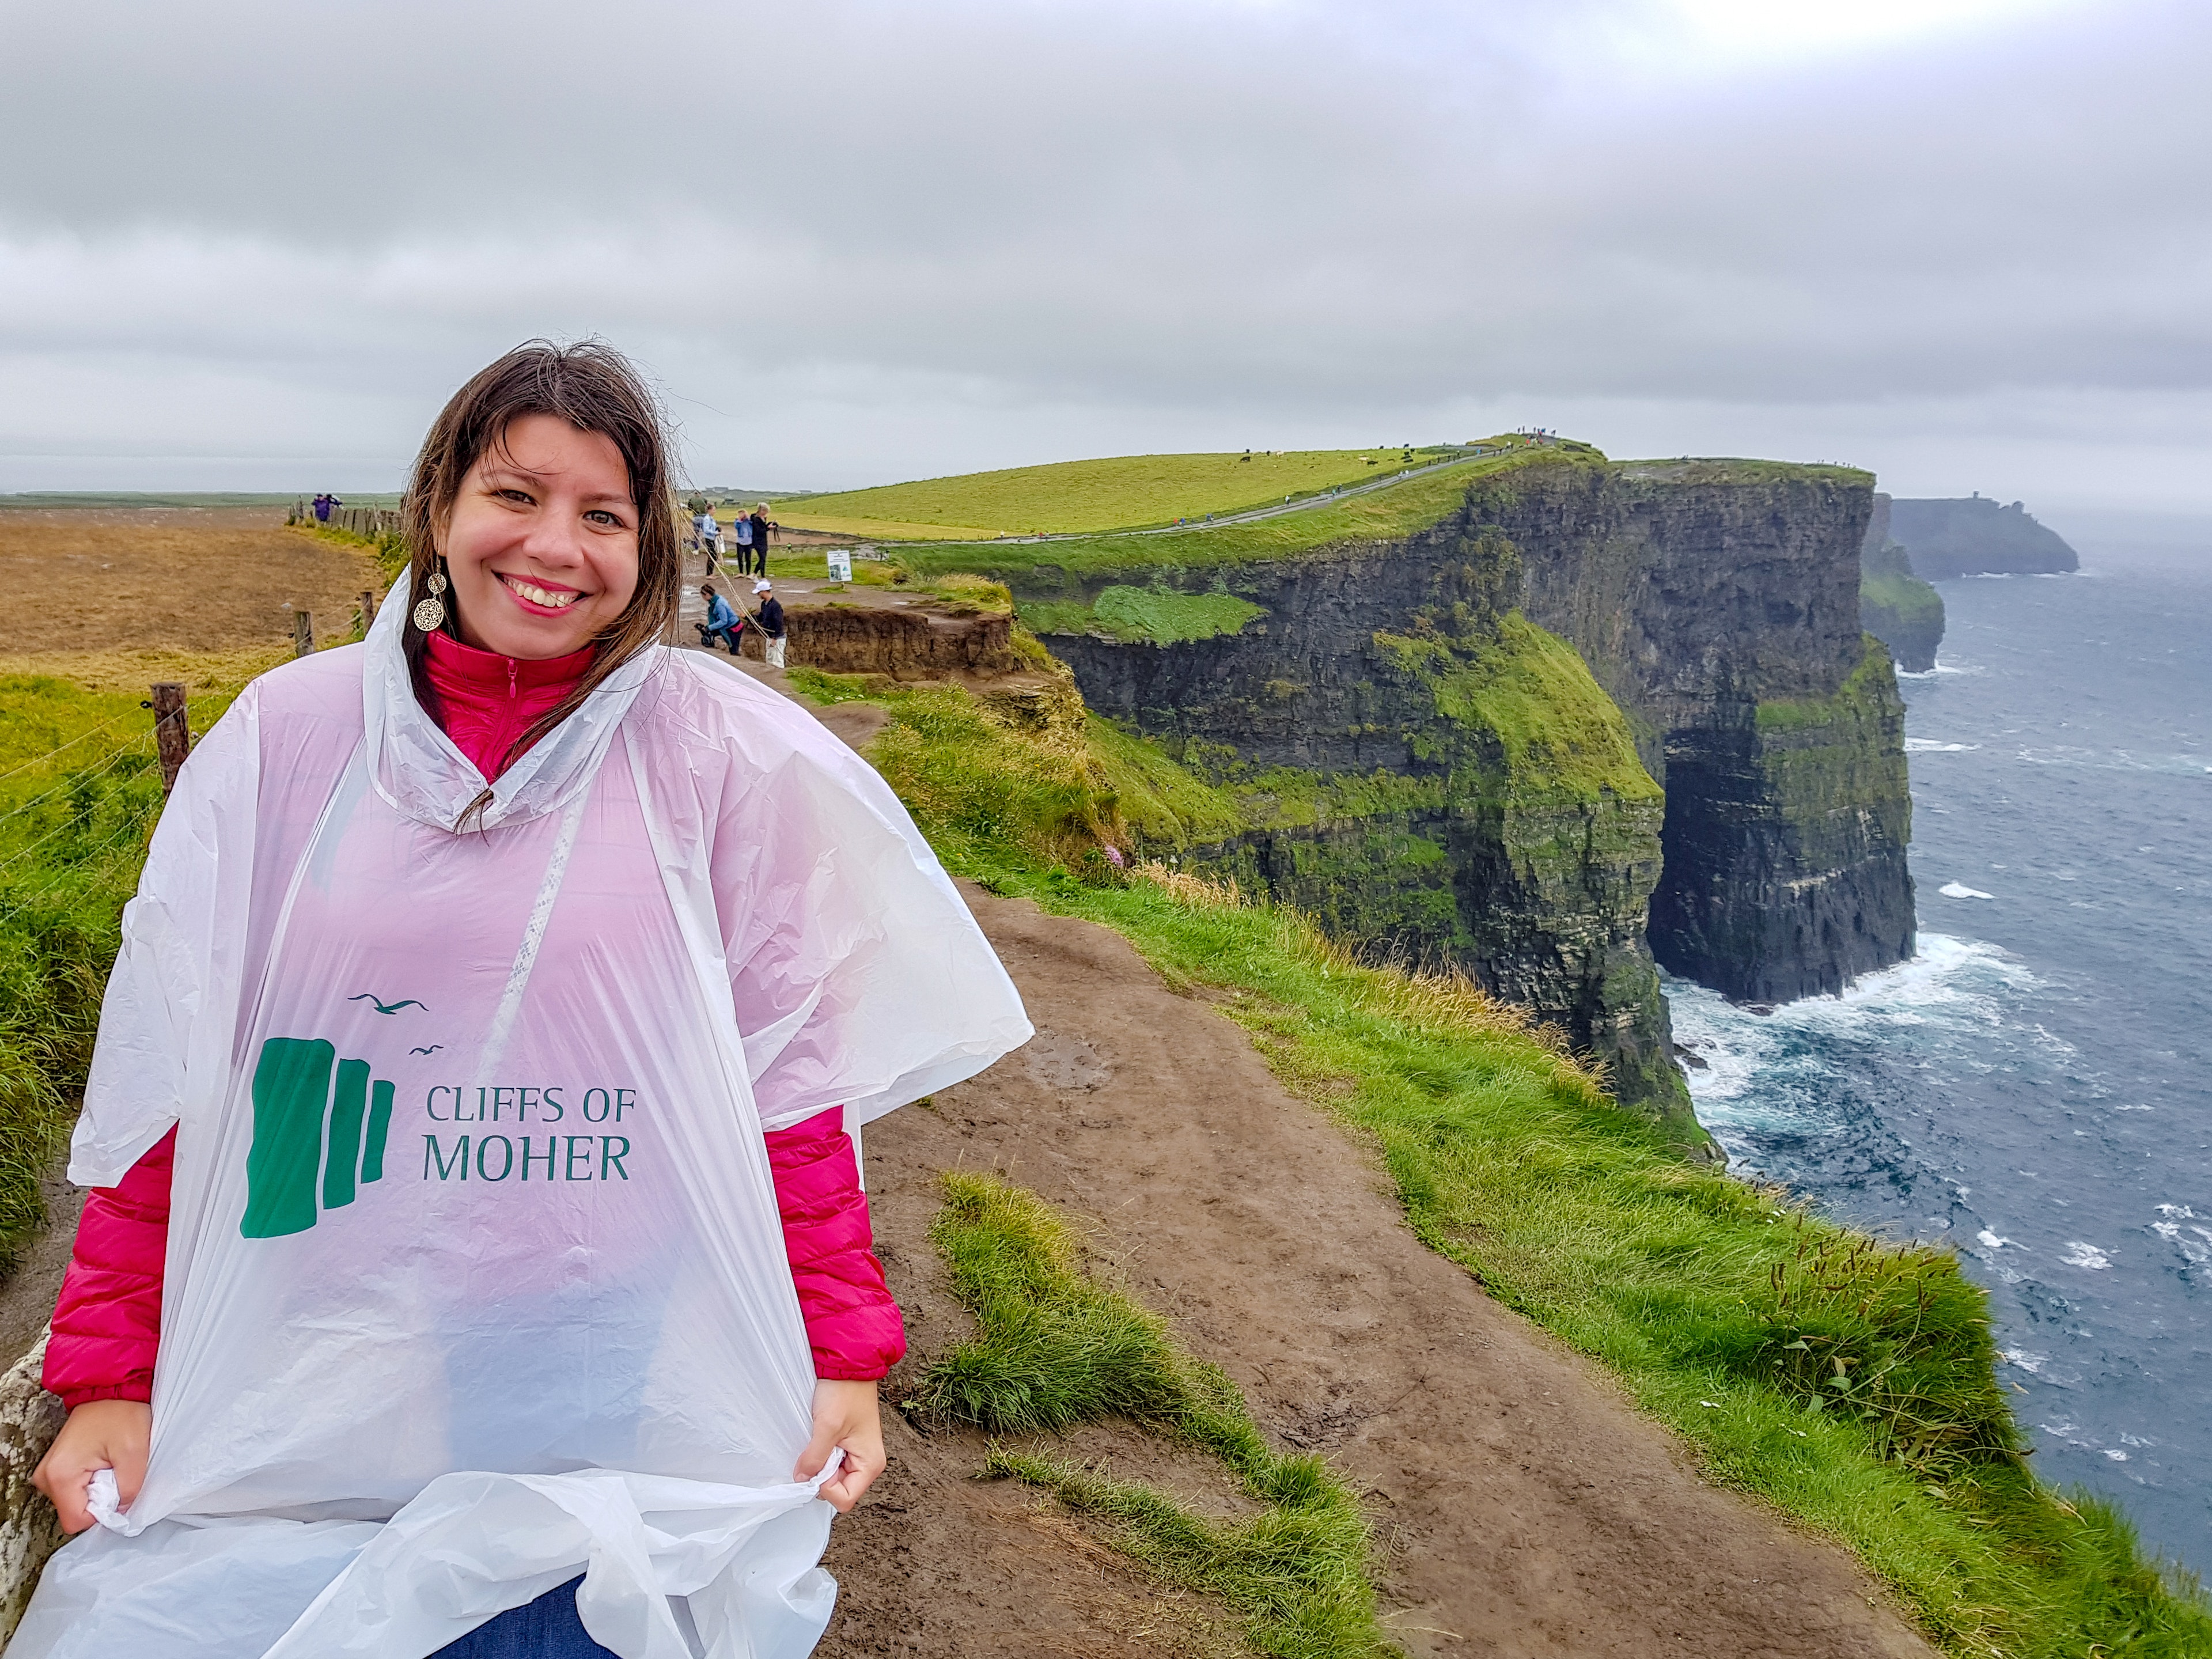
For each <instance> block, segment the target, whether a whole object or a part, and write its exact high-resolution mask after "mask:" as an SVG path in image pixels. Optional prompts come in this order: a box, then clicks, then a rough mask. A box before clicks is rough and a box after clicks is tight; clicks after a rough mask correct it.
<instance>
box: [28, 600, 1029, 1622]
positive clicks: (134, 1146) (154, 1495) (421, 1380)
mask: <svg viewBox="0 0 2212 1659" xmlns="http://www.w3.org/2000/svg"><path fill="white" fill-rule="evenodd" d="M403 612H404V606H403V605H398V604H392V605H386V606H385V607H384V611H383V614H382V615H381V616H380V617H379V619H378V621H377V623H376V626H375V628H374V630H373V631H372V633H371V635H370V637H369V640H368V642H367V644H366V645H365V646H362V647H351V648H348V649H343V650H337V651H331V652H325V653H321V654H320V655H317V656H313V657H310V658H307V659H302V660H301V661H298V662H296V663H293V664H290V665H287V666H285V667H283V668H281V669H278V670H276V671H274V672H272V673H270V674H268V675H265V676H264V677H263V678H261V679H259V680H258V681H256V682H255V683H254V684H252V685H251V686H249V687H248V688H247V689H246V692H245V694H244V695H243V696H240V699H239V700H238V702H236V703H235V704H234V706H233V708H231V710H230V711H229V713H228V714H226V715H225V716H224V717H223V719H222V720H221V721H220V722H218V723H217V725H216V726H215V727H214V729H213V730H211V731H210V732H209V733H208V734H207V736H206V738H204V740H203V742H202V743H201V744H200V745H199V747H198V749H197V750H196V751H195V753H194V754H193V756H192V757H191V762H190V763H188V764H187V765H186V766H185V769H184V772H183V774H182V775H181V777H180V778H179V781H178V786H177V791H176V794H175V796H174V798H173V799H172V800H171V802H170V804H169V805H168V808H167V811H166V812H165V813H164V815H163V817H162V820H161V826H160V828H159V829H158V830H157V831H156V833H155V837H154V843H153V849H152V853H151V854H150V856H149V860H148V862H147V866H146V871H145V875H144V878H143V881H142V883H141V885H140V888H139V893H138V896H137V899H136V900H135V901H134V902H132V904H131V907H130V908H129V909H128V910H127V911H126V913H125V928H124V932H125V942H124V945H123V950H122V954H121V956H120V957H119V958H118V962H117V965H116V969H115V973H114V976H113V978H112V981H110V984H109V987H108V991H107V999H106V1007H105V1009H104V1012H103V1014H102V1018H101V1025H100V1042H99V1048H98V1050H97V1053H96V1054H95V1057H94V1063H93V1068H92V1073H91V1077H90V1080H89V1083H88V1087H87V1089H86V1094H85V1109H84V1115H83V1119H82V1121H81V1123H80V1124H79V1125H78V1127H77V1131H76V1142H75V1149H74V1158H73V1161H72V1164H71V1165H70V1178H71V1179H72V1180H74V1181H76V1182H78V1183H79V1184H81V1185H88V1186H106V1185H112V1184H113V1183H114V1182H117V1181H118V1180H119V1179H120V1178H121V1177H122V1176H123V1175H124V1174H125V1171H126V1170H129V1169H130V1167H131V1164H133V1163H134V1162H135V1161H136V1160H137V1158H139V1157H140V1156H141V1155H142V1154H143V1152H146V1151H147V1149H148V1148H149V1147H150V1146H153V1145H154V1144H155V1142H156V1141H157V1140H158V1139H160V1138H161V1136H162V1135H163V1134H164V1133H166V1132H167V1129H168V1128H169V1127H170V1125H171V1124H172V1123H174V1124H176V1125H178V1126H179V1133H178V1139H177V1149H176V1175H175V1184H174V1190H173V1207H172V1211H171V1216H170V1231H169V1245H168V1261H167V1279H166V1285H165V1291H164V1295H163V1303H162V1332H161V1351H160V1359H159V1364H158V1368H157V1370H156V1371H155V1382H154V1407H153V1423H154V1431H153V1445H152V1453H151V1457H150V1461H149V1465H148V1468H147V1473H146V1481H145V1486H144V1487H143V1490H142V1491H141V1492H140V1493H139V1495H138V1497H137V1500H136V1501H135V1502H134V1503H133V1504H131V1509H130V1510H129V1511H128V1512H127V1513H120V1514H118V1513H117V1512H116V1511H115V1510H114V1507H113V1495H112V1477H107V1476H105V1475H103V1476H101V1477H100V1478H99V1480H98V1481H97V1482H96V1486H104V1488H105V1493H106V1495H105V1497H104V1498H102V1497H101V1496H100V1492H97V1491H96V1492H95V1509H96V1510H98V1511H100V1522H101V1524H100V1526H98V1527H96V1528H94V1529H93V1530H92V1531H90V1532H88V1533H87V1534H85V1535H83V1536H82V1537H81V1538H79V1539H77V1540H76V1541H72V1542H71V1543H70V1544H69V1545H67V1546H66V1547H64V1548H63V1549H62V1551H61V1552H60V1553H58V1555H57V1556H56V1557H55V1558H54V1559H53V1561H52V1563H51V1564H50V1565H48V1567H47V1569H46V1575H45V1578H44V1580H43V1582H42V1583H41V1584H40V1589H39V1591H38V1593H37V1595H36V1597H35V1599H34V1600H33V1603H32V1605H31V1608H30V1610H29V1612H28V1613H27V1616H26V1617H25V1619H24V1621H23V1623H22V1626H21V1630H20V1631H19V1632H18V1634H17V1636H16V1638H15V1641H14V1642H13V1644H11V1645H10V1649H9V1651H10V1654H11V1655H12V1656H14V1659H75V1656H80V1655H82V1656H99V1659H264V1656H266V1659H329V1656H337V1655H374V1656H377V1659H420V1656H424V1655H428V1654H430V1653H433V1652H435V1650H437V1649H438V1648H440V1647H441V1646H443V1645H445V1644H447V1643H449V1642H452V1641H454V1640H456V1639H458V1638H459V1637H461V1636H462V1635H464V1634H465V1633H466V1632H468V1631H470V1630H471V1629H473V1628H474V1627H475V1626H477V1625H479V1624H482V1623H483V1621H484V1620H487V1619H489V1618H490V1617H491V1616H492V1615H493V1614H495V1613H498V1612H500V1611H501V1610H503V1609H505V1608H507V1607H516V1606H519V1605H520V1604H522V1603H524V1602H526V1601H530V1600H532V1598H533V1597H535V1596H537V1595H541V1594H543V1593H544V1592H545V1591H547V1590H549V1589H553V1588H555V1587H556V1586H558V1585H560V1584H562V1583H565V1582H566V1581H568V1579H570V1578H572V1577H575V1576H576V1575H577V1574H578V1573H582V1574H583V1575H584V1582H583V1583H582V1585H581V1587H580V1590H579V1593H578V1598H577V1599H578V1607H579V1610H580V1613H581V1615H582V1617H583V1620H584V1624H585V1626H586V1629H587V1630H588V1631H589V1632H591V1634H592V1636H593V1638H595V1639H597V1640H598V1641H599V1642H600V1643H601V1644H604V1645H605V1646H607V1647H609V1648H611V1649H613V1650H615V1651H616V1652H617V1653H618V1654H620V1655H623V1656H624V1659H698V1656H712V1659H738V1656H746V1659H797V1656H802V1655H804V1654H805V1653H807V1652H809V1651H810V1650H811V1649H812V1647H813V1645H814V1644H815V1641H816V1639H817V1638H818V1636H819V1635H820V1633H821V1631H822V1628H823V1625H824V1623H825V1622H826V1621H827V1620H828V1618H829V1609H830V1604H831V1601H832V1598H833V1597H834V1595H835V1590H836V1586H835V1584H834V1583H832V1582H831V1581H830V1579H829V1575H828V1574H827V1573H825V1572H823V1571H822V1570H821V1568H820V1567H819V1566H818V1565H817V1562H818V1560H819V1558H820V1555H821V1552H822V1549H823V1545H824V1544H825V1542H826V1541H827V1539H828V1535H829V1518H830V1510H829V1505H828V1504H826V1503H824V1502H823V1500H821V1499H820V1498H817V1496H816V1495H815V1484H817V1483H794V1482H793V1478H792V1466H793V1462H795V1461H796V1459H797V1457H798V1455H799V1451H800V1449H802V1448H803V1447H804V1445H805V1443H806V1440H807V1438H808V1436H809V1433H810V1429H811V1394H812V1388H813V1372H812V1366H811V1361H810V1358H809V1352H808V1347H807V1340H806V1333H805V1327H804V1325H803V1323H802V1322H801V1319H800V1316H799V1305H798V1300H797V1297H796V1294H795V1292H794V1291H793V1286H792V1279H791V1273H790V1269H789V1266H788V1263H787V1258H786V1255H785V1251H784V1244H783V1238H782V1232H781V1225H780V1223H779V1219H778V1216H777V1212H776V1205H775V1192H774V1188H773V1187H772V1185H771V1182H770V1177H769V1164H768V1158H767V1153H766V1150H765V1147H764V1146H763V1140H762V1131H763V1128H775V1127H781V1126H784V1125H787V1124H791V1123H795V1122H798V1121H801V1120H802V1119H805V1118H806V1117H809V1116H811V1115H814V1114H816V1113H817V1112H820V1111H822V1110H823V1109H827V1108H829V1107H832V1106H840V1105H842V1106H843V1107H844V1108H845V1109H846V1115H847V1116H846V1121H847V1122H848V1124H852V1125H855V1126H857V1124H859V1123H860V1122H862V1121H866V1119H868V1118H870V1117H872V1116H874V1115H878V1114H880V1113H883V1112H885V1111H888V1110H890V1109H892V1108H894V1107H896V1106H898V1105H900V1104H902V1103H905V1102H908V1101H911V1100H915V1099H918V1098H920V1097H922V1096H924V1095H927V1094H928V1093H930V1092H931V1091H933V1090H937V1089H940V1088H943V1087H945V1086H946V1085H950V1084H951V1083H954V1082H957V1081H958V1080H959V1079H963V1078H965V1077H969V1076H970V1075H972V1074H973V1073H976V1072H978V1071H980V1070H981V1069H982V1068H983V1067H984V1066H987V1065H989V1064H990V1063H991V1062H992V1061H993V1060H995V1059H996V1058H998V1056H999V1055H1000V1054H1004V1053H1006V1051H1007V1050H1009V1049H1011V1048H1015V1047H1017V1046H1018V1045H1019V1044H1020V1043H1021V1042H1024V1041H1025V1040H1026V1039H1027V1037H1028V1036H1029V1035H1030V1025H1029V1022H1028V1021H1027V1020H1026V1019H1025V1018H1024V1016H1023V1012H1022V1008H1021V1004H1020V1001H1019V1000H1018V997H1017V996H1016V994H1015V992H1014V988H1013V986H1012V983H1011V982H1010V981H1008V979H1007V977H1006V973H1005V970H1004V969H1002V968H1001V967H1000V964H999V962H998V959H997V958H996V957H995V956H994V954H993V953H992V951H991V949H990V947H989V945H987V943H986V942H985V940H984V939H983V937H982V935H981V932H980V931H979V930H978V929H977V927H976V926H975V921H974V920H973V919H972V918H971V917H970V916H969V914H968V911H967V908H966V907H965V906H964V905H963V903H962V902H961V900H960V897H959V896H958V894H957V892H956V891H955V890H954V889H953V887H952V885H951V883H950V881H948V880H947V879H946V878H945V873H944V872H943V871H942V870H941V869H940V868H939V866H938V863H937V861H936V860H935V858H934V857H933V855H932V854H931V853H930V851H929V848H928V847H927V844H926V843H925V842H923V841H922V839H921V836H920V835H919V834H918V832H917V831H916V830H915V828H914V825H913V823H911V821H910V820H909V819H908V817H907V815H906V812H905V811H904V810H903V809H902V807H901V806H900V805H899V804H898V802H897V800H896V799H895V798H894V797H893V796H892V794H891V793H890V790H889V789H888V788H886V787H884V783H883V781H882V780H881V779H880V778H878V776H877V775H876V774H875V773H874V772H873V771H872V769H870V768H869V767H868V766H867V765H866V763H864V762H862V761H861V760H860V758H859V757H856V756H854V754H852V753H851V752H850V751H848V750H847V749H846V748H845V747H844V745H843V744H841V743H840V742H838V741H837V739H836V738H834V737H833V736H832V735H831V734H830V733H829V732H827V731H826V730H824V729H823V727H822V726H820V725H819V724H818V723H817V722H816V721H815V720H813V719H812V718H811V716H810V715H808V714H806V713H805V711H804V710H802V709H800V708H797V707H796V706H794V705H793V704H790V703H788V702H786V701H785V700H783V699H782V698H781V697H779V696H775V694H773V693H772V692H770V691H769V690H766V689H764V688H763V687H760V686H757V685H756V684H753V683H752V682H750V680H748V679H746V678H744V676H743V675H742V674H740V673H738V671H736V670H734V669H732V668H730V667H727V666H726V665H720V664H717V663H716V662H714V659H711V658H709V657H708V656H707V655H705V654H704V653H686V652H676V651H670V650H665V649H655V650H654V651H653V652H652V653H649V654H648V655H647V657H645V658H643V659H640V660H638V661H636V662H634V663H632V664H631V665H628V666H627V667H625V668H624V669H623V670H622V671H620V672H618V673H617V675H615V676H613V677H612V678H611V679H610V680H609V681H608V682H607V683H606V684H605V686H604V687H603V688H602V689H601V690H599V691H597V692H596V693H594V694H593V696H592V698H591V699H590V701H589V702H588V703H587V704H586V706H585V707H584V708H582V709H581V710H580V711H579V712H578V713H577V714H575V715H574V717H572V718H571V719H569V720H567V721H565V722H564V723H563V724H562V726H559V727H558V728H556V730H555V731H554V732H552V733H551V734H550V735H549V736H548V737H547V738H544V740H542V741H541V742H540V743H539V744H538V745H537V746H536V747H535V748H534V749H532V750H531V751H530V752H529V753H528V754H526V756H524V757H522V758H521V759H520V761H518V762H517V763H515V764H514V765H513V767H512V768H511V769H509V770H508V771H507V773H506V774H505V775H502V776H501V778H500V780H499V781H498V782H497V784H496V785H495V786H494V787H493V799H492V802H491V804H490V805H489V808H488V809H487V810H485V811H483V813H482V814H481V817H480V818H479V819H478V820H477V824H480V827H473V826H472V827H471V829H467V830H465V831H461V832H459V833H456V832H455V830H454V829H453V824H454V823H455V822H456V821H457V819H459V817H460V815H461V813H462V812H463V811H464V809H465V808H466V807H467V806H468V805H469V804H470V803H471V801H472V800H473V799H476V798H477V795H478V794H479V793H480V792H481V791H482V790H483V787H484V782H483V776H482V775H481V774H479V773H478V772H477V769H476V768H475V767H474V766H473V765H471V763H470V762H469V761H468V760H467V759H465V757H463V756H462V755H461V753H460V751H459V750H458V749H456V748H455V747H454V746H453V744H452V743H451V742H450V741H448V740H447V738H446V736H445V734H444V733H443V732H441V731H440V730H439V729H438V727H437V726H436V725H435V722H433V721H432V720H430V719H429V718H428V716H427V715H426V714H424V713H423V712H422V708H420V707H419V705H418V704H417V703H416V700H415V697H414V695H413V693H412V692H411V690H410V688H409V684H408V680H407V674H406V667H405V663H404V659H403V657H402V655H401V652H400V629H399V623H400V620H401V617H402V615H403Z"/></svg>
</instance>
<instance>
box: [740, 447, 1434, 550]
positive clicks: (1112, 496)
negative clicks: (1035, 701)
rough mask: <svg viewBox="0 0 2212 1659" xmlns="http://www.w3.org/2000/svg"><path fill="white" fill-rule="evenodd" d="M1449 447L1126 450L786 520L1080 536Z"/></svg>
mask: <svg viewBox="0 0 2212 1659" xmlns="http://www.w3.org/2000/svg"><path fill="white" fill-rule="evenodd" d="M1441 453H1445V452H1442V451H1436V450H1431V449H1427V448H1424V449H1421V450H1419V451H1407V450H1405V449H1401V447H1399V446H1398V445H1396V444H1391V445H1388V446H1385V447H1382V448H1377V449H1312V450H1291V451H1288V452H1285V453H1281V454H1274V455H1270V454H1266V453H1255V454H1253V455H1251V456H1249V458H1247V457H1246V456H1243V455H1235V454H1220V455H1120V456H1115V457H1112V458H1110V459H1102V460H1091V461H1058V462H1054V463H1053V464H1052V465H1047V466H1019V467H1009V468H1007V469H1006V470H1004V471H997V472H970V473H965V474H963V475H961V476H960V477H951V478H929V479H925V480H923V481H921V482H920V483H901V484H883V485H879V486H878V487H876V488H874V489H852V490H846V491H844V492H842V493H841V494H837V495H811V496H809V497H808V498H807V499H806V501H805V503H804V505H803V506H794V507H793V508H792V509H790V510H789V511H788V512H787V513H780V514H779V515H778V518H779V520H782V521H787V522H789V523H791V524H793V525H801V526H805V525H813V524H816V523H817V521H819V522H820V523H821V524H822V527H823V528H826V529H832V530H839V529H842V527H843V526H845V525H848V524H869V525H872V526H876V527H877V533H878V534H883V535H886V536H889V535H890V534H892V533H894V532H896V531H898V530H900V529H902V528H916V529H927V527H930V526H936V527H938V528H939V529H945V528H950V529H953V530H959V531H968V532H976V531H980V532H983V533H985V534H999V533H1003V534H1006V535H1023V536H1026V535H1036V534H1039V533H1042V534H1046V535H1063V534H1069V533H1074V534H1080V533H1082V532H1086V531H1095V530H1118V529H1123V528H1127V527H1130V526H1139V525H1158V524H1171V523H1173V522H1174V521H1175V520H1177V519H1202V518H1204V517H1205V515H1206V513H1237V512H1241V511H1243V510H1245V509H1247V508H1249V507H1267V506H1270V505H1273V504H1278V503H1279V502H1280V501H1282V499H1283V498H1284V497H1285V495H1312V494H1314V493H1316V492H1317V491H1320V490H1323V489H1332V488H1340V487H1341V486H1343V485H1346V484H1354V483H1366V482H1368V481H1370V480H1371V479H1373V478H1376V477H1383V476H1387V475H1388V474H1389V473H1390V472H1392V471H1395V470H1397V469H1399V468H1401V467H1404V466H1409V465H1420V464H1423V463H1424V462H1426V461H1430V460H1434V459H1437V457H1438V455H1440V454H1441Z"/></svg>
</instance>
